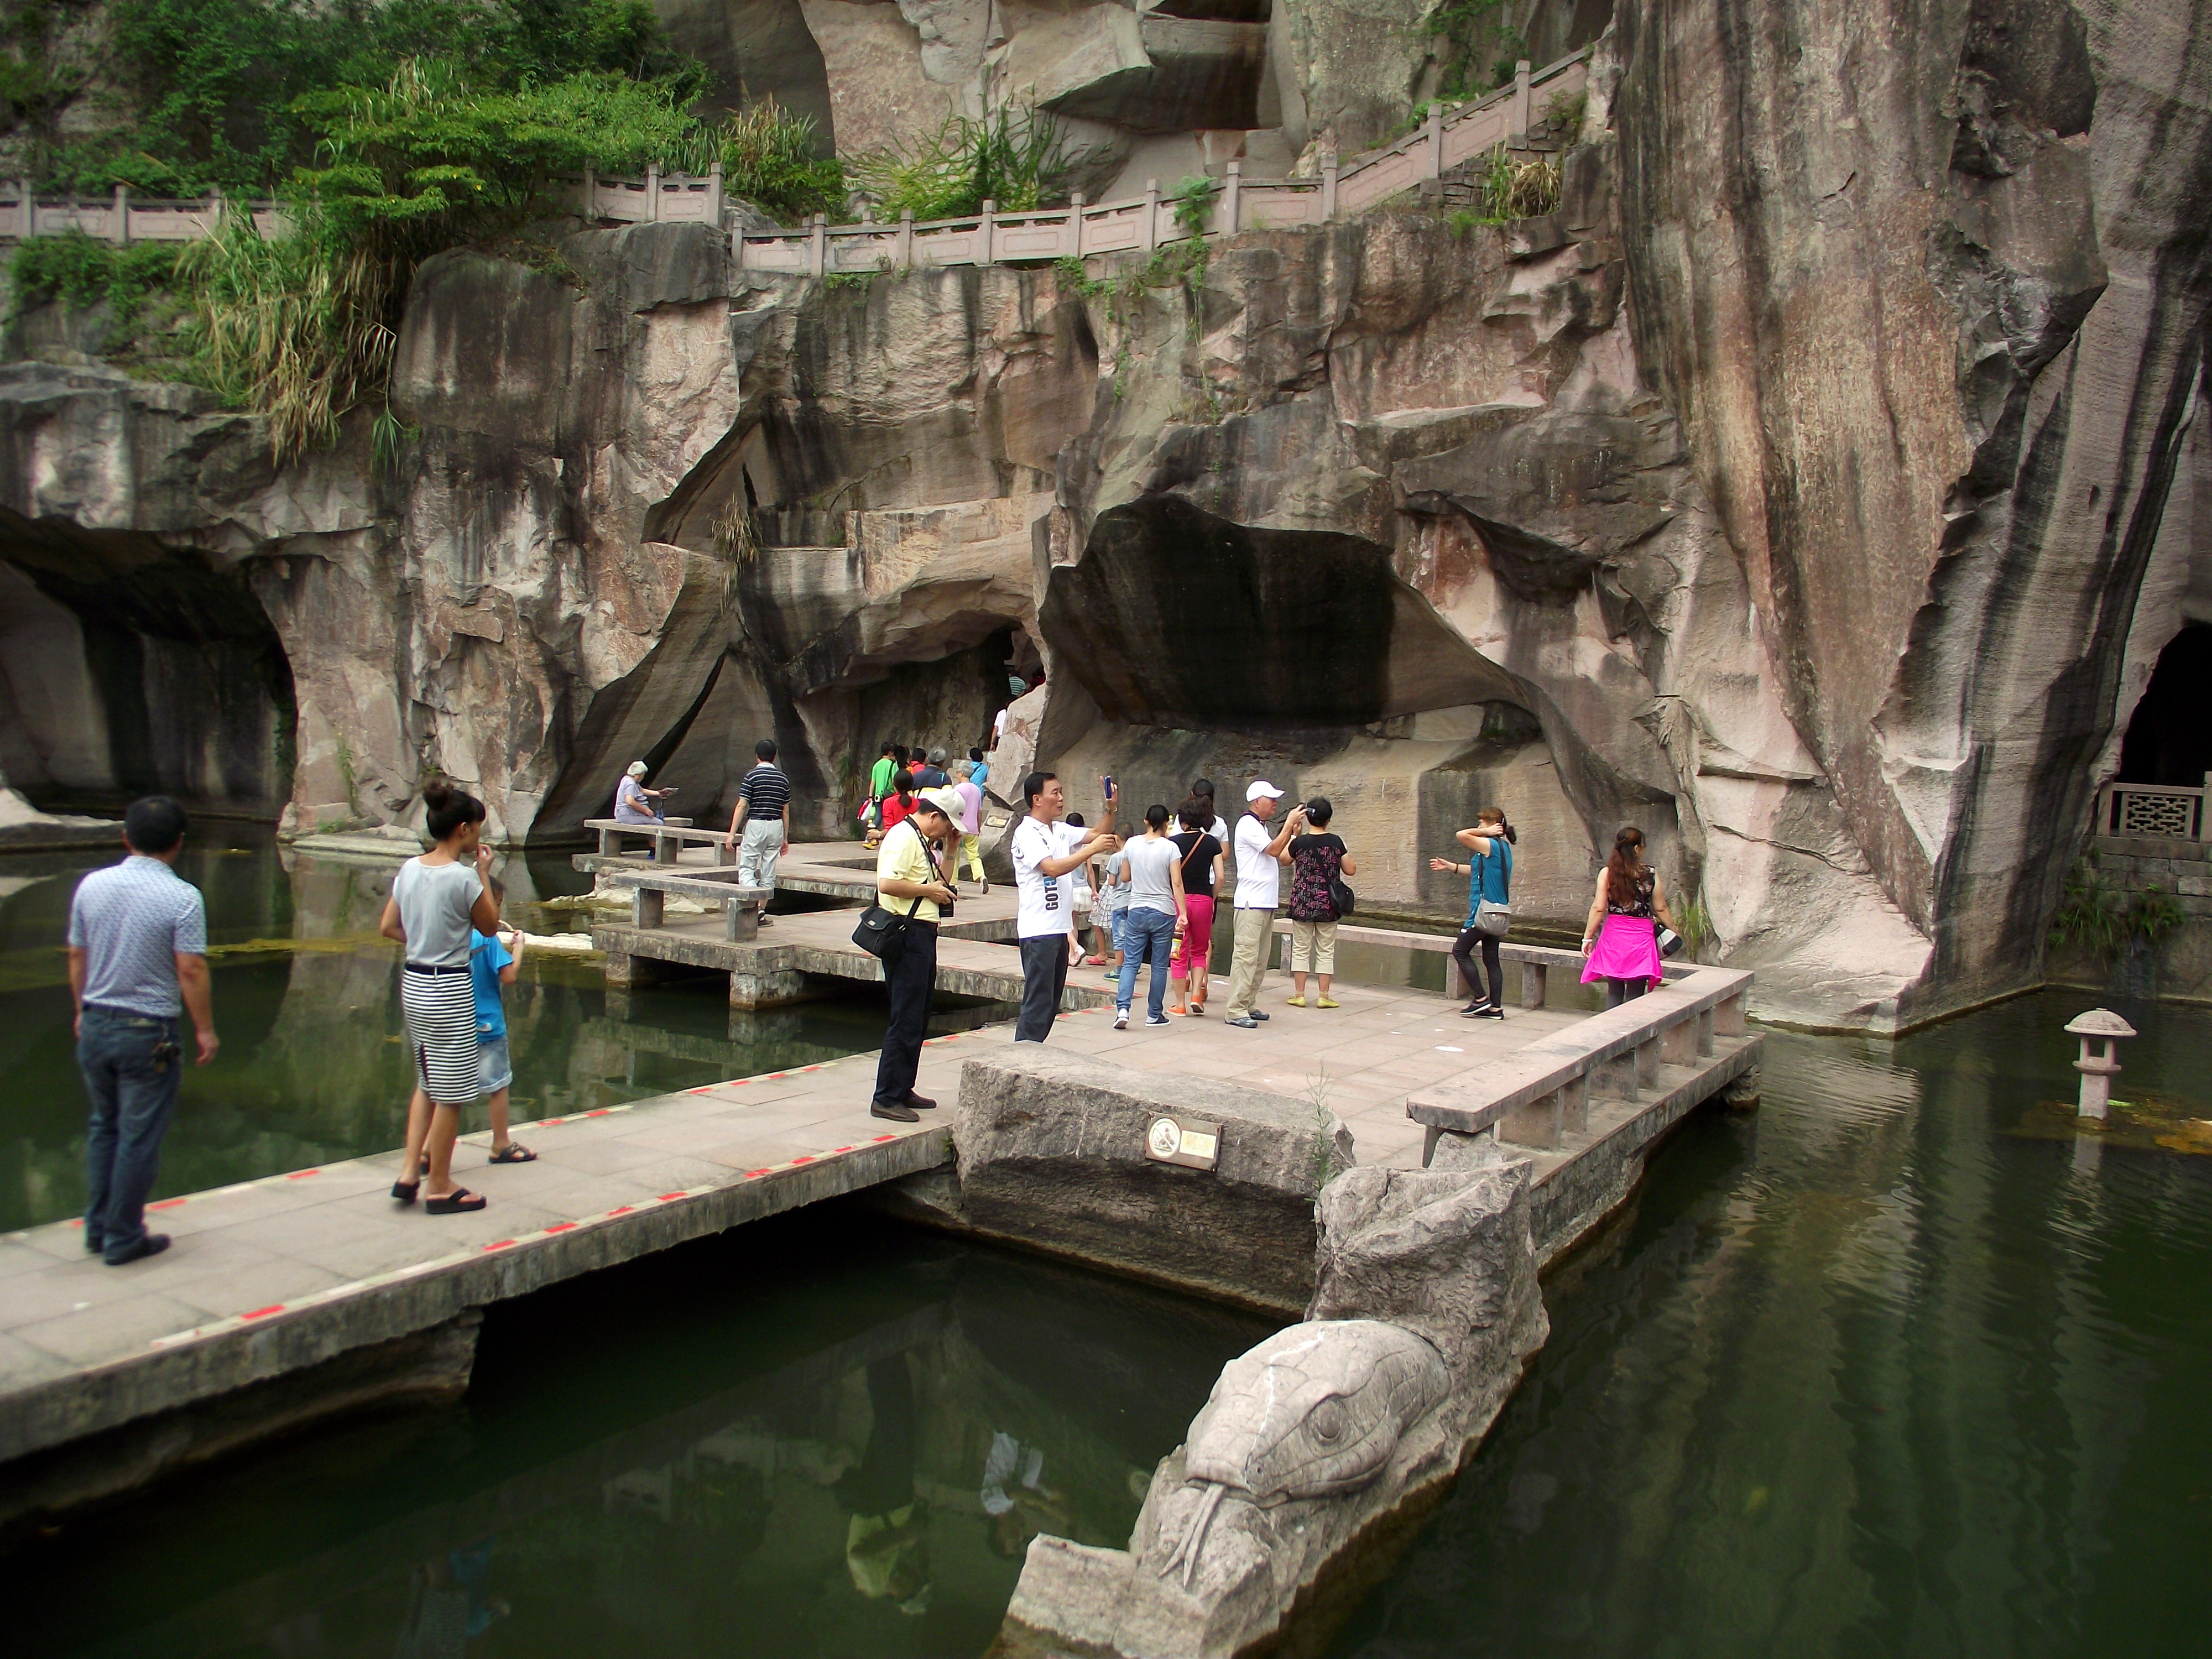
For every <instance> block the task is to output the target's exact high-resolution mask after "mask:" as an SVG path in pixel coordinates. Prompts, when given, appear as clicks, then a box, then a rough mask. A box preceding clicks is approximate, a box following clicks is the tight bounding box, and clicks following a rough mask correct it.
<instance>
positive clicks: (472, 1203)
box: [422, 1187, 488, 1215]
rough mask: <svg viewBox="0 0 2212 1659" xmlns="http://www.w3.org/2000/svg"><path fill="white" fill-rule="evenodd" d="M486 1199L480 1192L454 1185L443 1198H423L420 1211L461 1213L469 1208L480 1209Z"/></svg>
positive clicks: (443, 1213) (429, 1213) (433, 1213)
mask: <svg viewBox="0 0 2212 1659" xmlns="http://www.w3.org/2000/svg"><path fill="white" fill-rule="evenodd" d="M487 1201H488V1200H486V1199H485V1197H484V1195H483V1194H482V1193H472V1192H471V1191H470V1190H469V1189H468V1188H465V1187H456V1188H453V1191H452V1192H450V1193H447V1194H446V1195H445V1196H444V1197H443V1198H426V1199H424V1200H422V1211H423V1213H424V1214H426V1215H462V1214H465V1213H466V1212H469V1211H471V1210H481V1209H482V1208H483V1206H484V1205H485V1204H486V1202H487Z"/></svg>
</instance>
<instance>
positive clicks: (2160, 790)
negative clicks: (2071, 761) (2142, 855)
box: [2097, 773, 2212, 842]
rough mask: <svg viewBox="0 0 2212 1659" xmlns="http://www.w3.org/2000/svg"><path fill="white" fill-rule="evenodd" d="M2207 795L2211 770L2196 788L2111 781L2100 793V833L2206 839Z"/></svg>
mask: <svg viewBox="0 0 2212 1659" xmlns="http://www.w3.org/2000/svg"><path fill="white" fill-rule="evenodd" d="M2208 795H2212V773H2208V774H2207V775H2206V776H2205V779H2204V782H2203V786H2202V787H2198V788H2195V789H2191V788H2185V787H2184V788H2176V787H2172V786H2171V785H2167V784H2160V783H2108V784H2106V786H2105V787H2104V788H2102V789H2101V790H2100V791H2099V792H2098V793H2097V833H2098V834H2099V835H2100V836H2122V837H2125V838H2130V839H2139V840H2146V841H2190V842H2201V841H2203V840H2205V839H2206V838H2207V837H2206V824H2205V817H2204V803H2205V799H2206V797H2207V796H2208Z"/></svg>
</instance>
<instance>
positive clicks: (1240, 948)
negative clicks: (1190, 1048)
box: [1226, 779, 1305, 1031]
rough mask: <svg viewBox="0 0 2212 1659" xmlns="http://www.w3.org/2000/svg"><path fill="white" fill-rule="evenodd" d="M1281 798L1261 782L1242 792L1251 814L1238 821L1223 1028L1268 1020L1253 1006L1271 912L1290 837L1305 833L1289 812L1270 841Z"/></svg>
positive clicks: (1300, 814)
mask: <svg viewBox="0 0 2212 1659" xmlns="http://www.w3.org/2000/svg"><path fill="white" fill-rule="evenodd" d="M1282 798H1283V792H1282V791H1281V790H1279V789H1278V788H1276V787H1275V786H1274V785H1273V784H1272V783H1269V782H1267V781H1265V780H1264V779H1262V780H1260V781H1256V782H1255V783H1254V784H1253V785H1252V787H1250V788H1249V789H1247V790H1246V791H1245V792H1244V800H1245V804H1246V805H1249V807H1250V808H1251V809H1252V810H1251V811H1250V812H1249V813H1248V814H1247V815H1246V816H1245V817H1241V818H1239V819H1237V835H1236V843H1237V933H1236V943H1235V946H1234V949H1233V950H1232V951H1231V955H1230V958H1229V1007H1228V1009H1227V1011H1226V1012H1227V1013H1228V1016H1229V1019H1228V1023H1229V1024H1231V1025H1235V1026H1239V1027H1242V1028H1243V1030H1248V1031H1249V1030H1253V1029H1255V1027H1256V1026H1257V1025H1258V1024H1259V1023H1260V1022H1261V1020H1263V1019H1265V1018H1267V1015H1265V1014H1263V1013H1261V1012H1260V1011H1259V1010H1258V1009H1257V1008H1255V1007H1254V1006H1253V1005H1254V1004H1255V1003H1256V1002H1258V1001H1259V1000H1260V985H1261V981H1263V980H1265V979H1266V978H1267V958H1268V957H1269V956H1270V955H1272V954H1273V949H1272V947H1273V943H1274V939H1273V934H1274V931H1275V907H1276V905H1277V903H1278V902H1279V901H1280V899H1281V896H1282V888H1283V866H1285V865H1286V864H1288V863H1289V862H1290V861H1291V855H1290V854H1289V853H1288V852H1287V851H1285V848H1288V847H1289V846H1290V844H1291V836H1295V835H1297V833H1298V831H1299V830H1300V829H1302V828H1304V823H1305V809H1304V807H1297V806H1294V807H1292V808H1291V811H1289V812H1288V813H1287V814H1285V817H1284V819H1283V827H1282V829H1281V830H1280V831H1279V832H1278V833H1277V834H1276V835H1275V836H1274V837H1273V839H1272V840H1271V839H1270V838H1269V837H1268V835H1267V820H1268V819H1270V818H1272V817H1274V816H1275V803H1276V802H1277V801H1279V800H1280V799H1282Z"/></svg>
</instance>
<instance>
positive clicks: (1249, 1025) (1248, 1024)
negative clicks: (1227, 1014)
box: [1221, 1014, 1260, 1031]
mask: <svg viewBox="0 0 2212 1659" xmlns="http://www.w3.org/2000/svg"><path fill="white" fill-rule="evenodd" d="M1221 1023H1222V1024H1225V1025H1234V1026H1235V1027H1237V1030H1240V1031H1256V1030H1259V1029H1260V1022H1259V1021H1258V1020H1256V1019H1254V1018H1252V1017H1251V1016H1250V1015H1249V1014H1239V1015H1238V1016H1237V1018H1235V1019H1225V1020H1224V1021H1222V1022H1221Z"/></svg>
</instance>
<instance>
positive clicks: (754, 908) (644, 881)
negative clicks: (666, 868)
mask: <svg viewBox="0 0 2212 1659" xmlns="http://www.w3.org/2000/svg"><path fill="white" fill-rule="evenodd" d="M736 876H737V872H736V871H734V870H732V872H730V874H729V876H728V877H726V878H724V877H718V876H714V875H684V876H665V875H662V874H661V873H659V872H658V871H653V870H603V871H601V872H599V883H600V884H601V885H602V886H605V887H609V888H612V889H614V890H617V891H627V892H628V893H629V921H630V926H631V927H661V926H663V925H664V913H665V909H666V905H667V899H668V896H669V895H670V894H671V893H672V894H675V895H676V896H678V897H681V898H688V899H696V900H697V901H699V902H701V903H702V904H720V906H721V907H722V937H723V938H724V939H728V940H730V941H732V943H735V944H744V942H746V941H747V940H749V939H758V938H759V937H760V921H761V912H762V911H763V910H764V909H766V908H768V902H769V899H771V898H773V897H775V890H774V889H773V888H768V887H740V886H738V884H737V880H736Z"/></svg>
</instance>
